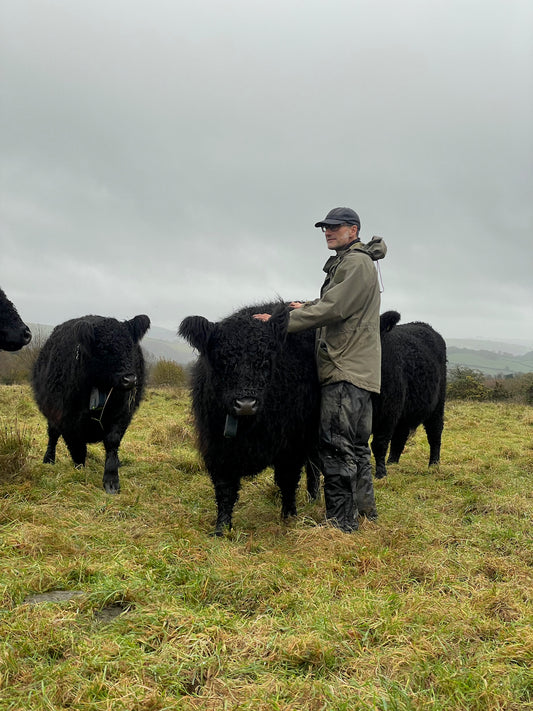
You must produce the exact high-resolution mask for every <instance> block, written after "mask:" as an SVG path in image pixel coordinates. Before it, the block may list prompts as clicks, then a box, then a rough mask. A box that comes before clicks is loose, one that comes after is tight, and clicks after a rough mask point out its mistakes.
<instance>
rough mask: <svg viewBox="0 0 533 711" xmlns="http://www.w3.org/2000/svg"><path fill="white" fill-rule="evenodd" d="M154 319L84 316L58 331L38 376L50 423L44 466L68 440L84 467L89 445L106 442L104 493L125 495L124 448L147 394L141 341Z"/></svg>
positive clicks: (36, 370) (35, 385) (44, 353)
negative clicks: (121, 452) (122, 491)
mask: <svg viewBox="0 0 533 711" xmlns="http://www.w3.org/2000/svg"><path fill="white" fill-rule="evenodd" d="M149 327H150V319H149V318H148V316H144V315H142V316H135V317H134V318H132V319H131V320H130V321H124V322H120V321H117V320H116V319H114V318H105V317H103V316H84V317H82V318H76V319H72V320H70V321H66V322H65V323H63V324H61V325H59V326H56V328H54V330H53V331H52V333H51V334H50V337H49V338H48V340H47V341H46V343H45V344H44V346H43V348H42V350H41V352H40V353H39V356H38V358H37V361H36V363H35V367H34V371H33V382H32V385H33V392H34V395H35V400H36V402H37V405H38V406H39V409H40V410H41V412H42V413H43V415H44V416H45V417H46V418H47V420H48V447H47V450H46V453H45V455H44V462H45V463H50V464H53V463H54V462H55V454H56V445H57V441H58V439H59V437H60V436H63V439H64V440H65V443H66V445H67V447H68V450H69V452H70V454H71V456H72V459H73V460H74V464H76V466H78V465H84V464H85V458H86V456H87V443H88V442H102V441H103V443H104V447H105V452H106V459H105V467H104V481H103V483H104V489H105V490H106V491H107V493H108V494H117V493H118V492H119V491H120V482H119V475H118V467H119V460H118V448H119V446H120V442H121V440H122V437H123V436H124V433H125V432H126V429H127V427H128V425H129V423H130V422H131V418H132V416H133V413H134V411H135V410H136V409H137V407H138V406H139V403H140V401H141V397H142V394H143V390H144V358H143V354H142V351H141V347H140V346H139V341H140V340H141V338H142V337H143V336H144V334H145V333H146V331H147V330H148V328H149Z"/></svg>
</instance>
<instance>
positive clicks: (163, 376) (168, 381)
mask: <svg viewBox="0 0 533 711" xmlns="http://www.w3.org/2000/svg"><path fill="white" fill-rule="evenodd" d="M148 379H149V383H150V385H152V386H153V387H155V388H158V387H172V388H182V387H183V386H184V385H185V384H186V382H187V376H186V374H185V370H184V369H183V368H182V367H181V365H178V364H177V363H175V362H174V361H173V360H166V359H165V358H161V359H160V360H158V361H157V363H155V365H152V366H151V368H150V372H149V378H148Z"/></svg>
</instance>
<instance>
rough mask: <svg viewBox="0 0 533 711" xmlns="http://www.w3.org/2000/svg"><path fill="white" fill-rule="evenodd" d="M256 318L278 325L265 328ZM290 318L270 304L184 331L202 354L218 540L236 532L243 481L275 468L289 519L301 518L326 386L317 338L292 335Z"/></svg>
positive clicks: (197, 409)
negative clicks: (300, 498)
mask: <svg viewBox="0 0 533 711" xmlns="http://www.w3.org/2000/svg"><path fill="white" fill-rule="evenodd" d="M254 313H271V314H272V318H271V319H270V320H269V321H268V322H267V323H263V322H261V321H258V320H256V319H254V318H252V315H253V314H254ZM288 317H289V309H288V307H287V305H285V304H283V303H280V302H278V303H268V304H261V305H258V306H247V307H245V308H243V309H241V310H239V311H237V312H236V313H234V314H232V315H231V316H229V317H228V318H226V319H224V320H223V321H220V322H218V323H212V322H210V321H208V320H207V319H205V318H203V317H202V316H189V317H188V318H186V319H184V320H183V321H182V322H181V325H180V328H179V334H180V335H181V336H183V337H184V338H185V339H186V340H187V341H188V342H189V343H190V344H191V345H192V346H193V347H194V348H196V349H197V350H198V351H199V354H200V355H199V358H198V359H197V361H196V363H195V365H194V367H193V374H192V408H193V413H194V418H195V422H196V428H197V434H198V443H199V449H200V452H201V454H202V456H203V459H204V462H205V465H206V468H207V470H208V472H209V475H210V477H211V480H212V482H213V486H214V489H215V497H216V502H217V509H218V515H217V520H216V527H215V534H216V535H222V534H223V531H224V529H225V528H228V529H229V528H231V523H232V513H233V508H234V506H235V503H236V501H237V498H238V494H239V489H240V486H241V478H242V477H253V476H255V475H257V474H259V473H260V472H261V471H262V470H263V469H265V468H266V467H268V466H272V467H273V468H274V478H275V481H276V484H277V485H278V487H279V488H280V490H281V497H282V505H281V513H282V516H283V518H287V517H288V516H291V515H295V514H296V489H297V486H298V482H299V479H300V472H301V469H302V467H303V465H304V463H305V462H306V459H307V458H308V457H309V455H310V454H311V453H312V450H313V447H314V444H315V438H316V433H317V427H318V410H319V386H318V380H317V375H316V366H315V359H314V331H308V332H304V333H298V334H288V333H287V323H288ZM314 493H316V492H314Z"/></svg>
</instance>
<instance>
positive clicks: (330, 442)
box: [319, 381, 377, 532]
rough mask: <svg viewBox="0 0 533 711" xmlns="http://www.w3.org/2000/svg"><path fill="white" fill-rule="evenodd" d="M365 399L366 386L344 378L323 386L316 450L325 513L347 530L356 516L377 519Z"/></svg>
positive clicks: (369, 404) (368, 410)
mask: <svg viewBox="0 0 533 711" xmlns="http://www.w3.org/2000/svg"><path fill="white" fill-rule="evenodd" d="M370 398H371V395H370V392H369V391H368V390H362V389H361V388H358V387H356V386H355V385H352V384H351V383H347V382H345V381H342V382H339V383H333V384H331V385H324V386H323V387H322V397H321V405H320V440H319V455H320V463H321V467H322V473H323V475H324V498H325V502H326V518H327V520H328V521H329V522H330V523H332V524H333V525H334V526H337V527H338V528H340V529H341V530H343V531H346V532H350V531H354V530H356V529H357V528H358V525H359V524H358V516H366V517H367V518H369V519H370V520H372V521H375V520H376V519H377V510H376V502H375V498H374V484H373V481H372V465H371V462H370V447H369V444H368V440H369V438H370V433H371V430H372V401H371V399H370Z"/></svg>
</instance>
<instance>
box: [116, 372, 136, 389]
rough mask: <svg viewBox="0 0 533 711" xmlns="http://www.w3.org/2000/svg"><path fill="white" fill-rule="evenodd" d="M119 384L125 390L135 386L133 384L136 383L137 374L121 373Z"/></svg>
mask: <svg viewBox="0 0 533 711" xmlns="http://www.w3.org/2000/svg"><path fill="white" fill-rule="evenodd" d="M120 384H121V386H122V387H123V388H125V389H126V390H130V389H131V388H133V387H135V385H136V384H137V376H136V375H123V376H122V378H121V379H120Z"/></svg>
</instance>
